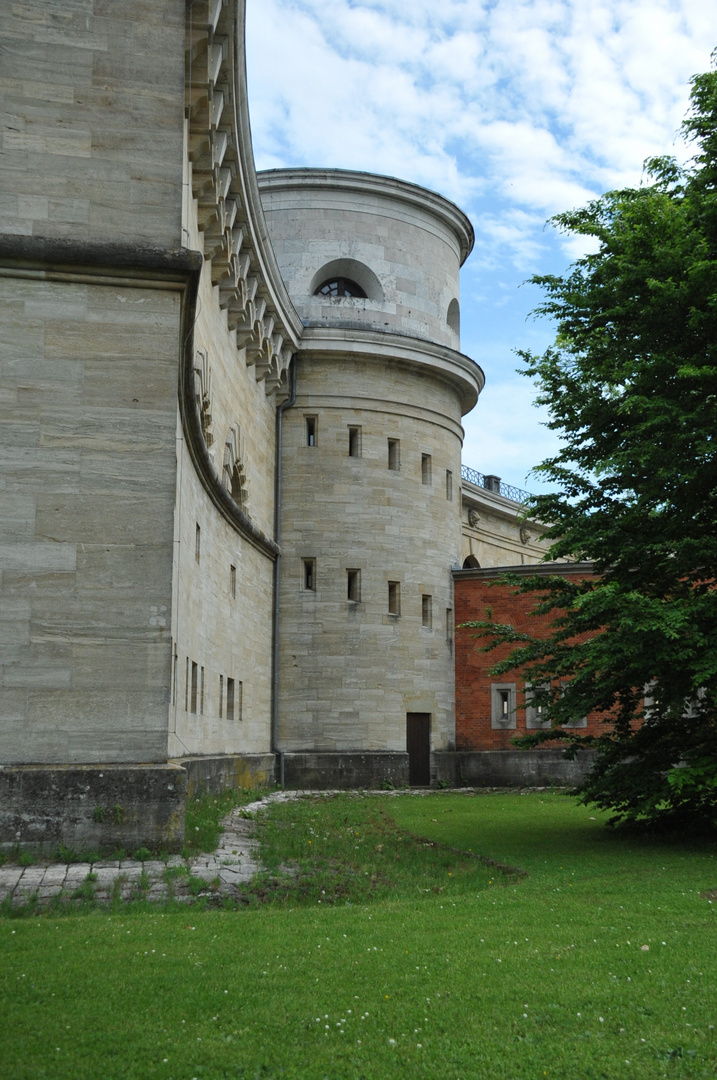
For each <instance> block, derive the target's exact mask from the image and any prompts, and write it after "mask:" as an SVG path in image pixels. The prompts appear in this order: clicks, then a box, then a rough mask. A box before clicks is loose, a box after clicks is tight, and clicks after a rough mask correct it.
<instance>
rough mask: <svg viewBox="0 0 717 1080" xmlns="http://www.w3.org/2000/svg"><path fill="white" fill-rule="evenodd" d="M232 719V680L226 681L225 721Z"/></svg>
mask: <svg viewBox="0 0 717 1080" xmlns="http://www.w3.org/2000/svg"><path fill="white" fill-rule="evenodd" d="M233 719H234V680H233V679H229V678H228V679H227V720H233Z"/></svg>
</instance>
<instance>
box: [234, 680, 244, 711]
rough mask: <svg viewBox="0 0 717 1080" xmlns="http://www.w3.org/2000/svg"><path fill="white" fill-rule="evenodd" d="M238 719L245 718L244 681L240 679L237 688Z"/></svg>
mask: <svg viewBox="0 0 717 1080" xmlns="http://www.w3.org/2000/svg"><path fill="white" fill-rule="evenodd" d="M236 699H237V700H236V706H237V720H243V719H244V683H243V682H242V681H241V680H239V682H238V683H237V688H236Z"/></svg>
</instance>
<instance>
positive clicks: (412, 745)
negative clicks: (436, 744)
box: [406, 712, 431, 787]
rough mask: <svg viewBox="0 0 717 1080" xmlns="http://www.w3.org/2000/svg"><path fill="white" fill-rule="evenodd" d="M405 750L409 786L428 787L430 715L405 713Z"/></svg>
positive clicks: (429, 771) (429, 770)
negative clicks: (406, 752) (406, 753)
mask: <svg viewBox="0 0 717 1080" xmlns="http://www.w3.org/2000/svg"><path fill="white" fill-rule="evenodd" d="M406 749H407V751H408V782H409V784H411V786H412V787H428V786H429V784H430V783H431V714H430V713H427V712H410V713H406Z"/></svg>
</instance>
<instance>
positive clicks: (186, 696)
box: [184, 657, 189, 712]
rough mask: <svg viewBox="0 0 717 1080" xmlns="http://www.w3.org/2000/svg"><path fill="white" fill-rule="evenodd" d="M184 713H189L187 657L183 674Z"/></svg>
mask: <svg viewBox="0 0 717 1080" xmlns="http://www.w3.org/2000/svg"><path fill="white" fill-rule="evenodd" d="M184 711H185V712H189V657H187V668H186V671H185V672H184Z"/></svg>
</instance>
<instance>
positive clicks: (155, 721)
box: [0, 277, 180, 763]
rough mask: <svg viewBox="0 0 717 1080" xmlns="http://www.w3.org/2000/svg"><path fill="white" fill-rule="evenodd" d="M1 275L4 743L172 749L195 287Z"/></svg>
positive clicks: (97, 756)
mask: <svg viewBox="0 0 717 1080" xmlns="http://www.w3.org/2000/svg"><path fill="white" fill-rule="evenodd" d="M0 291H1V293H2V300H1V301H0V311H1V312H2V320H3V344H4V351H3V358H2V366H1V367H0V380H1V381H0V448H1V449H0V453H1V455H2V470H1V471H2V476H3V485H4V488H3V491H2V493H1V495H0V498H1V499H2V506H3V512H2V514H0V535H1V537H2V539H1V542H0V569H1V571H2V578H1V585H0V632H1V633H2V643H3V646H4V648H3V654H2V655H3V663H2V687H1V688H0V724H1V725H2V728H1V737H0V748H1V749H0V754H1V759H2V761H3V762H5V763H12V762H58V761H63V762H68V763H72V762H93V761H115V762H132V761H159V760H164V759H166V715H167V712H166V711H167V701H168V693H169V672H170V653H171V648H170V631H169V613H170V608H171V581H172V577H171V574H172V508H173V501H174V486H175V450H174V443H175V428H176V394H177V391H176V387H177V342H178V339H179V321H180V294H179V293H178V292H172V291H165V290H160V289H157V290H154V289H150V288H132V287H130V286H129V285H128V284H117V283H113V284H110V283H108V284H96V285H83V284H73V283H71V282H67V281H59V280H58V281H43V280H40V279H38V278H31V277H29V278H20V279H15V280H13V279H9V278H4V279H0Z"/></svg>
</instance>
